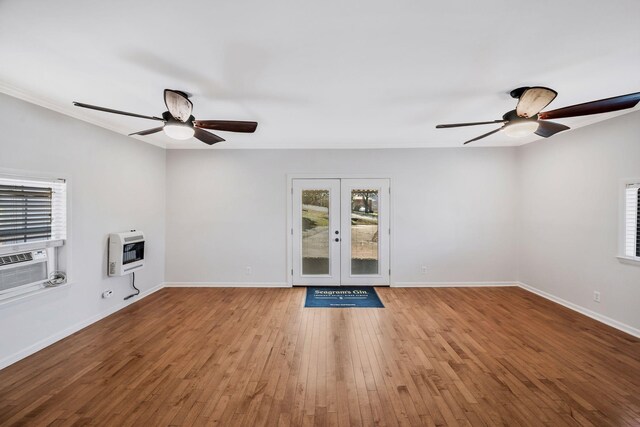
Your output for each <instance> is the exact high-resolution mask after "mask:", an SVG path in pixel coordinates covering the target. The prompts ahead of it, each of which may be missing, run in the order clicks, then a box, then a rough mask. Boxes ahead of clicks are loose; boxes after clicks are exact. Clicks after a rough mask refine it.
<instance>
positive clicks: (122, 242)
mask: <svg viewBox="0 0 640 427" xmlns="http://www.w3.org/2000/svg"><path fill="white" fill-rule="evenodd" d="M143 267H144V233H142V232H141V231H135V230H133V231H127V232H125V233H113V234H110V235H109V265H108V271H109V276H124V275H125V274H130V273H133V272H134V271H138V270H140V269H141V268H143Z"/></svg>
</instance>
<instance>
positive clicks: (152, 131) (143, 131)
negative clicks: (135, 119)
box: [129, 126, 164, 136]
mask: <svg viewBox="0 0 640 427" xmlns="http://www.w3.org/2000/svg"><path fill="white" fill-rule="evenodd" d="M163 127H164V126H160V127H159V128H153V129H147V130H141V131H140V132H134V133H130V134H129V136H132V135H143V136H144V135H151V134H152V133H156V132H160V131H161V130H162V128H163Z"/></svg>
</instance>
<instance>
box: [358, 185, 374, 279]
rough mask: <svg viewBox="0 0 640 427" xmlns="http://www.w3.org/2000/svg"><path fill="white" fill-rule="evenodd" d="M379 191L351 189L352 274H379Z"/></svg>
mask: <svg viewBox="0 0 640 427" xmlns="http://www.w3.org/2000/svg"><path fill="white" fill-rule="evenodd" d="M378 192H379V190H378V189H376V188H358V189H352V190H351V274H352V275H357V274H369V275H371V274H378V272H379V269H378V267H379V263H378V253H379V250H378V234H379V229H378V225H379V224H378Z"/></svg>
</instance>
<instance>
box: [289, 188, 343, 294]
mask: <svg viewBox="0 0 640 427" xmlns="http://www.w3.org/2000/svg"><path fill="white" fill-rule="evenodd" d="M292 190H293V191H292V196H293V230H292V238H293V245H292V249H293V284H294V285H339V284H340V237H341V236H340V180H339V179H294V180H293V186H292Z"/></svg>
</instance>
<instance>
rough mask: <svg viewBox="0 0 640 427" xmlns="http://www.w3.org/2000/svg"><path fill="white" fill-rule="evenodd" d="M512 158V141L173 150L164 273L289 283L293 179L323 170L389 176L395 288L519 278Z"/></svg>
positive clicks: (185, 278)
mask: <svg viewBox="0 0 640 427" xmlns="http://www.w3.org/2000/svg"><path fill="white" fill-rule="evenodd" d="M515 163H516V162H515V149H514V148H502V149H495V148H485V149H477V148H471V147H469V148H464V149H446V148H445V149H401V150H393V149H390V150H277V151H273V150H208V151H203V150H186V151H185V150H172V151H169V152H168V153H167V264H166V280H167V281H168V282H216V283H226V284H229V285H234V284H243V283H262V284H265V283H270V284H278V283H280V284H285V283H286V282H287V276H286V273H287V270H286V254H287V252H286V238H287V228H286V216H287V212H286V206H287V204H286V203H287V202H286V196H287V194H286V193H287V181H286V174H287V173H291V174H295V173H305V174H314V173H315V174H335V175H337V176H339V175H343V174H369V175H371V176H373V177H383V178H384V177H390V178H391V179H392V183H391V186H392V194H393V206H392V209H393V211H394V212H393V215H394V226H393V230H392V234H393V237H394V239H393V240H394V245H393V247H392V250H393V260H394V263H393V265H392V283H404V284H412V283H425V282H457V283H460V282H503V281H511V282H513V281H515V280H516V271H517V265H516V246H515V245H516V242H515V227H516V219H515V210H516V205H515V203H514V202H513V201H514V199H515V197H516V194H517V175H516V167H515ZM423 264H424V265H426V266H427V267H428V273H427V274H426V275H423V274H421V270H420V268H421V266H422V265H423ZM246 266H251V267H252V270H253V274H252V275H251V276H247V275H246V274H245V267H246Z"/></svg>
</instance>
